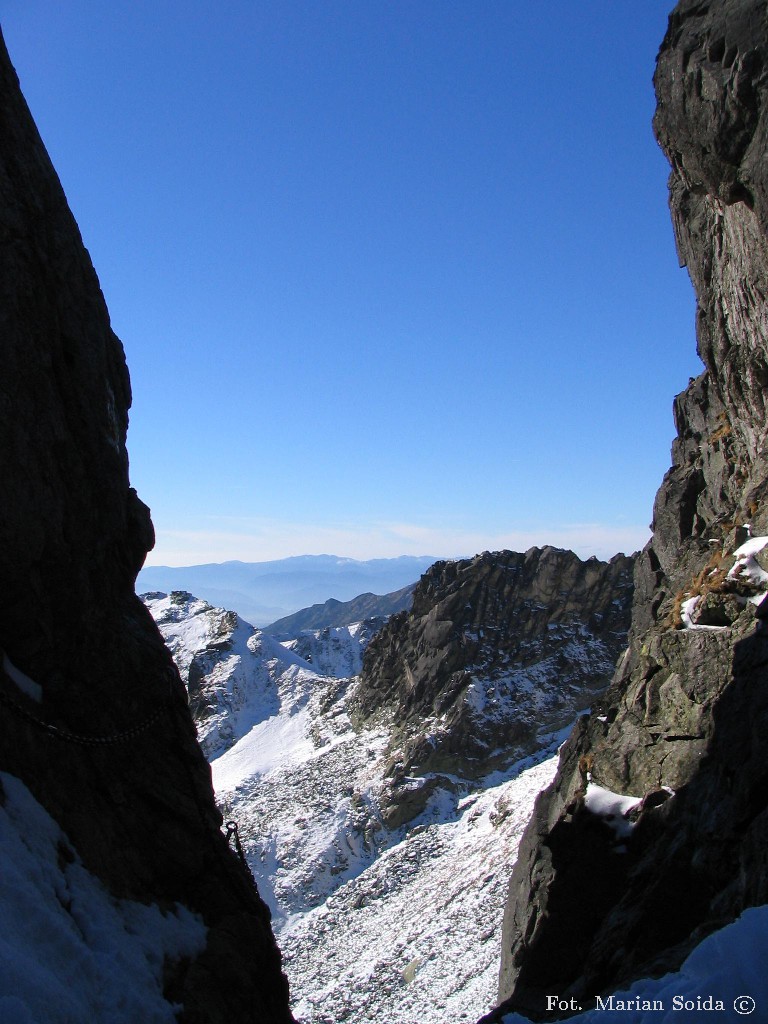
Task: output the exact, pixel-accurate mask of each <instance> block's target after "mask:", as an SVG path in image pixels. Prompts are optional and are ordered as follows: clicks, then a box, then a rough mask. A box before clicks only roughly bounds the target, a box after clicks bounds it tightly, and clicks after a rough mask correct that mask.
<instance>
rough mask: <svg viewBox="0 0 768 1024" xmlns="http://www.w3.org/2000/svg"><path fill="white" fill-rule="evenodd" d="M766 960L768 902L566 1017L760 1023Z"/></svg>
mask: <svg viewBox="0 0 768 1024" xmlns="http://www.w3.org/2000/svg"><path fill="white" fill-rule="evenodd" d="M766 960H768V906H762V907H752V908H750V909H749V910H745V911H744V913H743V914H742V915H741V917H740V918H738V920H736V921H734V922H733V923H732V924H729V925H726V926H725V928H721V929H720V931H717V932H713V933H712V935H709V936H707V938H706V939H704V941H703V942H701V943H700V944H699V945H698V946H697V947H696V948H695V949H694V950H693V952H692V953H691V954H690V956H689V957H688V959H687V960H686V961H685V963H684V964H683V965H682V967H681V968H680V970H679V971H676V972H675V973H673V974H665V975H664V977H662V978H643V979H641V980H640V981H636V982H635V984H634V985H632V987H631V988H629V989H628V990H625V991H621V992H617V993H615V994H614V995H612V996H608V995H604V996H602V998H601V999H600V1000H599V1001H598V1000H597V999H594V1000H586V999H585V1000H582V1004H578V1003H577V1005H575V1006H569V1007H568V1008H569V1009H576V1010H580V1011H583V1012H580V1013H577V1014H576V1016H573V1017H568V1024H649V1022H651V1021H652V1022H653V1024H693V1022H694V1021H701V1022H702V1024H704V1022H705V1021H708V1020H712V1021H723V1022H726V1021H727V1022H728V1024H732V1022H734V1021H738V1020H744V1021H754V1022H755V1024H757V1022H758V1021H764V1020H766V1014H767V1013H768V973H766V970H765V963H766ZM551 998H553V999H555V1000H556V999H557V997H556V996H552V997H551ZM562 1002H563V1003H564V1004H567V1003H570V1000H565V999H564V1000H562ZM584 1004H589V1005H584ZM554 1008H556V1004H555V1005H554V1006H553V1009H554ZM502 1024H529V1021H528V1018H526V1017H523V1016H521V1015H520V1014H518V1013H508V1014H505V1015H504V1017H502Z"/></svg>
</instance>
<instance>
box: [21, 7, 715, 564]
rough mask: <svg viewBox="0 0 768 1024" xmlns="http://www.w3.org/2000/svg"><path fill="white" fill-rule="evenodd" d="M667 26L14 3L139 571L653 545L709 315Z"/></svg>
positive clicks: (586, 10) (661, 14) (385, 11)
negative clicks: (663, 79) (118, 451)
mask: <svg viewBox="0 0 768 1024" xmlns="http://www.w3.org/2000/svg"><path fill="white" fill-rule="evenodd" d="M671 7H672V3H671V0H643V2H642V3H637V2H633V0H584V2H582V3H578V4H574V3H573V2H572V0H550V2H543V3H536V4H532V3H530V0H526V2H521V0H472V2H470V0H464V2H455V0H409V2H405V0H376V2H374V0H355V2H352V0H338V2H336V0H327V2H323V0H313V2H298V0H271V2H269V3H264V2H255V0H250V2H245V0H231V2H227V3H224V4H221V3H217V4H214V3H213V2H206V3H203V2H196V0H189V2H185V3H183V4H182V3H179V2H176V0H154V2H152V3H149V2H146V0H132V2H131V3H127V2H122V3H112V4H104V3H103V2H96V0H70V2H68V3H66V4H61V3H59V2H53V0H24V2H21V0H7V2H6V3H5V4H4V5H3V30H4V33H5V36H6V42H7V44H8V47H9V50H10V52H11V58H12V60H13V61H14V64H15V66H16V69H17V71H18V73H19V77H20V79H21V83H22V88H23V90H24V92H25V95H26V97H27V101H28V102H29V105H30V107H31V109H32V112H33V114H34V116H35V119H36V121H37V123H38V126H39V128H40V131H41V134H42V136H43V139H44V141H45V143H46V145H47V147H48V150H49V152H50V154H51V157H52V159H53V162H54V164H55V166H56V168H57V170H58V172H59V175H60V177H61V180H62V183H63V185H64V188H65V191H66V193H67V196H68V198H69V201H70V205H71V207H72V209H73V212H74V214H75V216H76V218H77V220H78V223H79V225H80V228H81V231H82V234H83V238H84V241H85V244H86V245H87V247H88V248H89V250H90V252H91V256H92V258H93V261H94V264H95V266H96V270H97V272H98V274H99V277H100V280H101V283H102V288H103V290H104V293H105V296H106V299H107V303H108V305H109V308H110V312H111V316H112V321H113V326H114V328H115V330H116V332H117V333H118V335H119V336H120V338H121V339H122V341H123V343H124V346H125V349H126V354H127V357H128V363H129V367H130V371H131V378H132V382H133V390H134V404H133V409H132V412H131V426H130V430H129V435H128V447H129V452H130V457H131V477H132V482H133V483H134V485H135V486H136V487H137V489H138V491H139V494H140V495H141V497H142V498H143V500H144V501H145V502H146V503H147V504H148V505H149V506H150V507H151V509H152V514H153V519H154V522H155V527H156V531H157V538H158V542H157V547H156V549H155V551H154V552H153V553H152V554H150V556H149V558H148V563H150V564H188V563H193V562H208V561H220V560H224V559H229V558H239V559H242V560H245V561H258V560H262V559H269V558H278V557H283V556H287V555H292V554H300V553H320V552H332V553H335V554H340V555H347V556H352V557H359V558H369V557H380V556H388V555H399V554H435V555H459V554H472V553H473V552H475V551H479V550H483V549H486V548H490V549H495V548H500V547H512V548H517V549H524V548H526V547H528V546H530V545H531V544H534V543H546V542H550V543H555V544H560V545H563V546H571V547H574V549H575V550H577V551H578V552H579V553H580V554H582V555H588V554H590V553H592V552H595V553H597V554H600V555H603V556H605V555H610V554H611V553H613V552H614V551H616V550H619V549H622V550H631V549H633V548H635V547H638V546H641V545H642V544H643V543H644V542H645V540H646V539H647V536H648V529H647V527H648V523H649V522H650V520H651V515H652V504H653V496H654V493H655V491H656V488H657V487H658V485H659V483H660V481H661V477H662V475H663V473H664V471H665V469H666V468H667V466H668V464H669V448H670V442H671V439H672V436H673V424H672V415H671V405H672V398H673V395H674V394H675V393H676V392H678V391H680V390H682V389H683V388H684V387H685V385H686V384H687V382H688V378H689V376H691V375H695V374H696V373H698V372H699V370H700V363H699V361H698V359H697V357H696V354H695V340H694V327H693V323H694V299H693V293H692V290H691V287H690V283H689V281H688V277H687V274H686V272H685V271H684V270H680V269H679V268H678V265H677V259H676V255H675V251H674V241H673V236H672V228H671V225H670V221H669V215H668V212H667V206H666V178H667V173H668V169H667V165H666V161H665V160H664V158H663V156H662V154H661V152H660V151H659V150H658V148H657V146H656V143H655V141H654V139H653V135H652V131H651V126H650V122H651V117H652V113H653V107H654V100H653V91H652V84H651V77H652V73H653V66H654V60H655V56H656V52H657V50H658V47H659V44H660V42H661V39H662V37H663V35H664V31H665V28H666V21H667V14H668V12H669V10H671Z"/></svg>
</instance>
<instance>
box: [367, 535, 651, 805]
mask: <svg viewBox="0 0 768 1024" xmlns="http://www.w3.org/2000/svg"><path fill="white" fill-rule="evenodd" d="M632 565H633V562H632V559H631V558H629V557H627V556H624V555H617V556H616V557H615V558H614V559H612V560H611V561H610V562H608V563H605V562H600V561H598V559H596V558H590V559H588V560H587V561H585V562H583V561H581V559H579V558H578V557H577V556H576V555H575V554H573V552H571V551H562V550H560V549H557V548H552V547H545V548H531V549H530V550H529V551H527V552H525V553H524V554H523V553H518V552H512V551H502V552H493V553H491V552H485V553H484V554H481V555H478V556H476V557H475V558H473V559H465V560H462V561H458V562H437V563H436V564H435V565H434V566H433V567H432V568H431V569H429V570H428V571H427V572H426V573H425V574H424V576H423V577H422V578H421V581H420V582H419V584H418V586H417V588H416V590H415V592H414V600H413V607H412V609H411V611H410V612H407V613H406V612H403V613H401V614H399V615H396V616H393V617H392V618H391V619H390V621H389V623H388V624H387V626H386V627H385V628H384V629H383V630H382V632H381V633H380V634H378V636H376V637H375V638H374V639H373V641H372V643H371V645H370V646H369V648H368V650H367V651H366V655H365V659H364V663H363V673H362V678H361V683H360V688H359V689H358V691H357V695H356V703H355V708H356V716H357V717H358V718H359V720H360V721H363V722H370V721H372V720H375V719H376V717H377V715H379V714H380V713H384V714H385V715H388V716H391V718H392V719H393V721H394V723H396V724H395V729H394V733H393V738H392V742H391V745H390V759H389V763H388V766H387V775H388V776H390V777H391V778H392V780H393V787H394V788H393V790H392V804H391V806H390V807H389V808H388V809H387V811H386V814H387V818H388V820H390V822H391V823H392V824H395V823H397V822H401V821H405V820H408V818H409V817H410V816H412V815H413V814H415V813H418V811H419V810H420V809H421V808H422V807H423V806H424V802H425V801H426V799H427V798H428V796H429V794H430V793H431V792H432V790H433V789H435V788H436V787H440V786H445V785H449V784H450V780H451V778H452V777H459V778H470V779H471V778H479V777H482V776H483V775H484V774H487V773H488V772H489V771H492V770H493V769H494V768H498V767H503V766H504V765H506V764H509V763H511V762H513V761H515V760H517V759H518V758H520V757H524V756H526V755H527V754H529V753H531V752H532V751H533V750H535V749H537V745H542V744H543V742H544V737H545V736H546V734H548V733H552V732H555V731H557V730H558V729H562V728H563V727H564V726H566V725H568V724H569V723H570V722H571V721H573V719H574V717H575V715H576V714H577V712H578V711H580V710H582V709H584V708H585V707H587V706H588V705H589V704H590V703H591V702H592V701H593V700H594V699H595V697H596V696H597V695H598V694H599V693H601V691H602V690H603V689H604V688H605V686H606V685H607V683H608V681H609V679H610V676H611V673H612V671H613V668H614V666H615V664H616V659H617V657H618V655H619V653H620V652H621V651H622V650H623V649H624V647H625V646H626V637H627V628H628V623H629V610H630V606H631V601H632ZM414 777H416V778H414ZM417 780H418V781H420V783H421V785H420V786H416V785H415V782H416V781H417Z"/></svg>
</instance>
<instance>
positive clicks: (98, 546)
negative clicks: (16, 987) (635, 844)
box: [0, 43, 291, 1024]
mask: <svg viewBox="0 0 768 1024" xmlns="http://www.w3.org/2000/svg"><path fill="white" fill-rule="evenodd" d="M0 51H1V52H0V138H2V147H1V148H0V246H1V247H2V273H1V274H0V321H1V322H0V337H1V338H2V342H1V344H2V351H3V374H2V380H1V381H0V424H1V425H2V443H0V479H2V481H3V502H2V509H1V510H0V580H1V581H2V593H3V615H2V618H1V619H0V645H2V651H3V654H2V658H3V671H2V673H0V701H1V703H0V768H2V770H4V771H5V772H7V773H9V774H10V775H14V776H18V777H19V778H21V779H22V780H23V781H24V782H25V783H26V785H27V786H28V787H29V789H30V790H31V792H32V793H33V794H34V796H35V798H36V799H37V800H38V801H39V803H40V804H42V805H43V807H44V808H45V809H46V810H47V812H48V813H49V814H50V815H51V816H52V817H53V818H54V820H55V821H56V822H57V823H58V824H59V825H60V826H61V828H62V829H63V830H64V833H66V835H67V837H68V839H69V842H70V843H71V844H72V845H73V846H74V848H75V849H76V851H77V853H78V854H79V856H80V857H81V858H82V860H83V862H84V864H85V866H86V867H87V868H88V869H89V870H90V872H91V873H92V874H93V875H95V876H96V877H97V878H99V879H100V880H101V881H102V882H103V884H104V885H105V886H106V888H107V890H108V891H109V892H110V893H112V894H113V895H114V896H115V897H120V898H128V899H131V900H138V901H141V902H144V903H152V904H157V905H159V906H160V907H168V906H171V905H172V904H173V903H176V902H178V903H181V904H183V905H184V906H186V907H187V908H189V909H190V910H191V911H193V912H195V913H197V914H199V915H201V916H202V918H203V920H204V922H205V924H206V926H207V929H208V941H207V946H206V949H205V951H204V952H203V953H202V954H201V955H200V956H198V957H197V958H194V959H192V960H186V961H182V962H178V963H175V964H167V965H166V976H165V981H166V994H167V996H168V998H169V999H170V1000H171V1001H172V1002H176V1003H180V1004H183V1011H182V1015H181V1017H180V1019H181V1020H183V1021H186V1022H189V1024H192V1022H198V1021H199V1022H206V1024H212V1022H216V1021H221V1022H224V1021H227V1022H228V1024H233V1022H236V1021H246V1020H247V1021H254V1020H258V1021H263V1022H288V1021H290V1020H291V1016H290V1013H289V1010H288V993H287V983H286V982H285V979H284V978H283V976H282V974H281V967H280V957H279V953H278V950H277V947H276V945H275V942H274V939H273V936H272V932H271V928H270V922H269V914H268V911H267V909H266V907H265V906H264V904H263V903H262V902H261V900H260V899H259V896H258V894H257V892H256V890H255V888H254V886H253V884H252V881H251V879H250V877H249V875H248V872H247V871H246V870H245V869H244V867H243V866H242V865H241V863H240V861H239V860H238V859H237V857H236V856H235V855H234V854H233V853H232V852H231V851H230V849H229V847H228V845H227V842H226V840H225V838H224V837H223V835H222V833H221V831H220V824H221V818H220V815H219V813H218V811H217V809H216V807H215V804H214V801H213V795H212V791H211V784H210V772H209V769H208V766H207V764H206V762H205V760H204V759H203V756H202V754H201V752H200V749H199V747H198V745H197V742H196V739H195V730H194V727H193V724H192V720H191V718H190V714H189V710H188V707H187V701H186V695H185V691H184V686H183V685H182V683H181V680H180V679H179V674H178V672H177V670H176V669H175V667H174V665H173V662H172V661H171V657H170V655H169V653H168V651H167V650H166V648H165V647H164V645H163V642H162V639H161V637H160V634H159V633H158V630H157V628H156V627H155V625H154V623H153V622H152V619H151V617H150V615H149V613H148V612H147V610H146V609H145V608H144V606H143V605H142V604H141V602H140V601H139V600H138V598H137V597H136V596H135V595H134V592H133V586H134V580H135V577H136V573H137V572H138V570H139V568H140V566H141V564H142V561H143V559H144V557H145V554H146V552H147V550H148V549H149V548H150V547H151V546H152V543H153V534H152V526H151V523H150V518H149V513H148V510H147V508H146V507H145V506H144V505H143V504H142V503H141V501H140V500H139V499H138V497H137V496H136V493H135V491H133V490H132V489H131V487H130V485H129V479H128V459H127V454H126V448H125V438H126V429H127V422H128V408H129V405H130V386H129V379H128V373H127V370H126V366H125V360H124V355H123V351H122V347H121V345H120V342H119V341H118V339H117V338H116V337H115V335H114V334H113V333H112V330H111V328H110V323H109V317H108V314H107V310H106V307H105V304H104V299H103V296H102V294H101V291H100V288H99V283H98V280H97V278H96V274H95V272H94V270H93V267H92V265H91V262H90V259H89V257H88V254H87V252H86V251H85V249H84V247H83V244H82V241H81V238H80V234H79V232H78V229H77V226H76V224H75V222H74V220H73V218H72V216H71V213H70V211H69V209H68V207H67V203H66V199H65V197H64V193H63V191H62V189H61V186H60V184H59V181H58V179H57V177H56V174H55V172H54V170H53V168H52V167H51V165H50V162H49V160H48V157H47V154H46V152H45V149H44V147H43V145H42V143H41V141H40V138H39V136H38V134H37V131H36V129H35V126H34V123H33V121H32V118H31V116H30V114H29V112H28V110H27V107H26V104H25V103H24V100H23V98H22V95H21V92H20V90H19V85H18V80H17V78H16V75H15V73H14V71H13V68H12V66H11V64H10V61H9V59H8V57H7V54H6V52H5V49H4V47H3V46H2V44H1V43H0ZM62 855H63V854H62ZM69 912H70V911H69V910H68V908H67V907H66V906H64V905H63V906H62V914H67V913H69ZM6 941H8V942H12V941H13V937H12V936H6ZM118 995H119V993H115V996H116V997H117V996H118Z"/></svg>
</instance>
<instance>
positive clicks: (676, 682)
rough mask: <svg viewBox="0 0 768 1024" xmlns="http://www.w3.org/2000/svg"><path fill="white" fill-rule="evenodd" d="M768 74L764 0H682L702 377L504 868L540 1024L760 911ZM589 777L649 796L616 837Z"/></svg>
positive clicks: (682, 127)
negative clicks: (614, 622) (514, 858)
mask: <svg viewBox="0 0 768 1024" xmlns="http://www.w3.org/2000/svg"><path fill="white" fill-rule="evenodd" d="M767 66H768V16H767V15H766V6H765V3H764V2H758V0H723V2H720V3H707V2H705V3H700V2H693V0H684V2H682V3H680V4H678V6H677V7H676V8H675V10H674V12H673V13H672V15H671V16H670V20H669V28H668V32H667V35H666V38H665V40H664V42H663V44H662V47H661V51H660V54H659V58H658V66H657V70H656V76H655V84H656V90H657V97H658V109H657V113H656V118H655V129H656V134H657V137H658V139H659V142H660V144H661V146H662V148H663V149H664V151H665V153H666V154H667V156H668V158H669V161H670V164H671V165H672V174H671V177H670V208H671V212H672V220H673V224H674V230H675V234H676V238H677V244H678V251H679V255H680V260H681V263H683V264H684V265H685V266H687V268H688V271H689V273H690V276H691V280H692V282H693V285H694V289H695V292H696V300H697V314H696V317H697V335H698V348H699V353H700V355H701V358H702V360H703V361H704V364H705V371H704V372H703V373H702V374H701V375H700V376H699V377H698V378H697V379H696V380H692V381H691V384H690V386H689V387H688V388H687V389H686V391H685V392H684V393H683V394H682V395H680V396H679V397H678V398H677V399H676V401H675V419H676V426H677V438H676V440H675V442H674V444H673V448H672V467H671V469H670V470H669V472H668V473H667V475H666V477H665V478H664V481H663V483H662V485H661V488H660V490H659V492H658V495H657V497H656V503H655V509H654V532H653V538H652V540H651V542H650V543H649V545H648V546H647V548H646V549H645V551H644V552H643V553H642V555H641V556H640V558H639V560H638V565H637V569H636V573H635V584H636V592H635V603H634V609H633V623H632V632H631V645H630V650H629V653H628V655H627V657H626V658H625V659H623V660H622V662H621V663H620V665H619V668H618V670H617V673H616V676H615V678H614V680H613V683H612V686H611V688H610V689H609V691H608V694H607V697H606V699H605V702H604V706H603V707H602V709H600V710H599V713H593V714H592V715H591V716H590V717H589V718H585V719H584V720H583V721H582V722H581V723H580V724H579V726H578V728H577V729H576V730H575V731H574V733H573V734H572V735H571V738H570V739H569V741H568V743H567V744H566V746H565V748H564V749H563V751H562V755H561V763H560V768H559V772H558V775H557V777H556V779H555V782H554V783H553V785H552V787H551V788H550V789H549V790H548V791H547V792H546V793H545V794H543V795H542V797H541V798H540V800H539V802H538V804H537V808H536V811H535V813H534V816H533V820H532V822H531V824H530V826H529V828H528V831H527V833H526V836H525V838H524V839H523V842H522V844H521V849H520V856H519V860H518V862H517V865H516V867H515V870H514V873H513V877H512V881H511V886H510V894H509V901H508V905H507V909H506V919H505V935H504V943H503V946H504V948H503V962H502V967H501V979H500V998H501V999H502V1000H505V1001H506V1004H505V1005H506V1006H507V1007H508V1008H512V1009H519V1010H520V1011H522V1012H526V1013H528V1014H530V1015H531V1016H532V1017H534V1018H537V1019H543V1018H545V1017H546V1013H545V1008H546V998H545V997H546V995H547V994H551V993H557V994H559V995H562V996H563V997H564V999H565V1001H566V1002H567V1000H568V999H570V998H571V997H574V998H576V1000H577V1001H582V1000H587V999H588V998H589V997H590V996H592V995H595V994H597V993H601V992H603V993H604V992H607V991H610V990H611V989H612V988H615V987H617V986H618V985H620V984H623V983H625V982H627V981H629V980H632V979H635V978H638V977H642V976H644V975H648V974H652V975H658V974H661V973H664V972H665V971H668V970H672V969H674V968H676V967H677V966H678V965H679V964H680V963H681V962H682V960H683V959H684V958H685V956H686V955H687V953H688V952H689V951H690V949H691V948H692V947H693V946H694V945H695V944H696V943H697V942H698V941H699V940H700V939H701V938H702V937H703V936H704V935H706V934H707V933H708V932H710V931H712V930H714V929H715V928H716V927H718V926H720V925H722V924H723V923H724V922H726V921H729V920H732V919H734V918H735V917H736V916H737V915H738V914H739V913H740V911H741V910H742V909H743V908H744V907H747V906H750V905H752V904H757V903H763V902H766V901H768V874H767V873H766V871H765V850H766V848H768V809H767V807H766V800H767V799H768V789H767V788H766V764H768V739H767V737H768V731H767V730H766V727H767V726H768V690H766V687H765V667H766V664H768V641H767V640H766V634H765V632H764V629H763V624H762V619H761V616H762V613H763V609H762V607H761V606H760V602H761V601H762V599H763V597H764V595H765V593H766V580H768V574H766V572H765V568H764V565H761V561H762V562H763V563H764V562H765V557H764V550H763V549H764V545H765V544H766V543H768V542H766V541H765V539H764V538H765V537H766V535H768V502H767V501H766V496H767V494H768V449H767V448H766V435H767V433H768V424H767V422H766V420H767V417H766V402H765V386H766V383H767V382H768V311H767V308H766V301H765V300H766V296H767V295H768V168H767V166H766V159H765V156H766V152H768V134H767V133H768V109H766V108H767V105H768V76H767V75H766V72H765V69H766V67H767ZM649 301H653V297H652V296H649ZM590 786H600V787H602V788H603V789H605V790H608V791H609V792H611V793H615V794H617V795H625V796H629V795H631V796H634V797H635V798H636V800H640V799H641V798H644V799H643V803H642V804H640V805H639V806H635V809H634V810H633V811H632V812H631V813H630V817H629V819H627V820H626V821H625V822H624V824H626V825H627V832H626V835H623V836H621V837H620V836H618V835H617V832H616V829H615V825H616V821H611V820H609V819H608V817H607V816H605V815H601V814H597V813H595V812H594V808H593V807H592V808H591V807H590V800H589V793H590ZM585 1005H586V1004H585Z"/></svg>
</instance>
